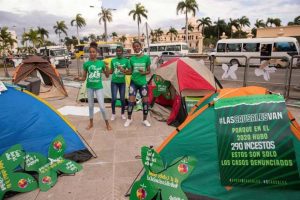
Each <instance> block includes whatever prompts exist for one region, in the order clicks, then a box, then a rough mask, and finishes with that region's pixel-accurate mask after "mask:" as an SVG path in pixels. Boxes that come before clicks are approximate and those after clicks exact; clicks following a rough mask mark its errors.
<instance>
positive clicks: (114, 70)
mask: <svg viewBox="0 0 300 200" xmlns="http://www.w3.org/2000/svg"><path fill="white" fill-rule="evenodd" d="M116 54H117V57H116V58H114V59H112V60H111V63H110V73H111V74H112V78H111V109H112V115H111V120H112V121H113V120H115V118H116V100H117V93H118V91H119V94H120V100H121V117H122V119H124V120H125V119H126V117H125V114H124V113H125V87H126V84H125V74H126V71H128V69H129V60H128V59H127V58H124V57H123V48H122V47H117V48H116Z"/></svg>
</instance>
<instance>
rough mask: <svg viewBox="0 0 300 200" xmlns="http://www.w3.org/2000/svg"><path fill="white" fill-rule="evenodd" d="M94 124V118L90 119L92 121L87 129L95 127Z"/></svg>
mask: <svg viewBox="0 0 300 200" xmlns="http://www.w3.org/2000/svg"><path fill="white" fill-rule="evenodd" d="M93 126H94V122H93V119H90V123H89V125H88V126H87V127H86V128H85V129H86V130H90V129H91V128H93Z"/></svg>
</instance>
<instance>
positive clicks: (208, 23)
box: [197, 17, 211, 35]
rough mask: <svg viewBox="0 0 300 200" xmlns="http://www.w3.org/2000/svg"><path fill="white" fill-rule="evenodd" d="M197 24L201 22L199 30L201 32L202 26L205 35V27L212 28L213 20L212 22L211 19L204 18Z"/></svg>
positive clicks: (198, 20)
mask: <svg viewBox="0 0 300 200" xmlns="http://www.w3.org/2000/svg"><path fill="white" fill-rule="evenodd" d="M197 22H199V25H198V30H200V29H199V28H200V26H201V27H202V32H201V33H202V35H204V27H205V26H211V20H210V17H205V18H204V17H203V18H201V19H197Z"/></svg>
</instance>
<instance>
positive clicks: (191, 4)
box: [176, 0, 199, 43]
mask: <svg viewBox="0 0 300 200" xmlns="http://www.w3.org/2000/svg"><path fill="white" fill-rule="evenodd" d="M197 10H199V8H198V4H197V2H196V0H184V1H180V2H179V3H178V4H177V8H176V12H177V15H178V13H179V12H181V13H184V14H185V30H189V29H188V13H190V12H192V15H193V16H195V15H196V11H197ZM185 40H186V43H188V31H186V32H185Z"/></svg>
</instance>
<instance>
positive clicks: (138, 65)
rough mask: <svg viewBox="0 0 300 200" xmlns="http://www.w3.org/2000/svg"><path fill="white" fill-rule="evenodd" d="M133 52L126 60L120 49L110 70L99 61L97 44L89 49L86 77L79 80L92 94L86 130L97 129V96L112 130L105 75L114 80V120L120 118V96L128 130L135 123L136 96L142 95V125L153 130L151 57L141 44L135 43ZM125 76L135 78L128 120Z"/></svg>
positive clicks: (84, 68) (132, 83) (131, 91)
mask: <svg viewBox="0 0 300 200" xmlns="http://www.w3.org/2000/svg"><path fill="white" fill-rule="evenodd" d="M133 50H134V53H135V55H134V56H132V57H131V58H130V59H127V58H125V57H123V48H122V47H117V49H116V55H117V56H116V57H115V58H114V59H112V60H111V63H110V67H109V66H107V65H105V63H104V62H103V61H102V60H98V59H97V43H95V42H92V43H91V44H90V47H89V53H90V56H89V60H88V61H87V62H85V63H84V64H83V76H82V77H76V78H75V79H76V80H81V81H85V80H87V82H86V88H87V92H88V104H89V124H88V126H87V128H86V129H88V130H89V129H91V128H92V127H93V125H94V124H93V116H94V94H96V97H97V100H98V103H99V107H100V112H101V115H102V117H103V119H104V120H105V124H106V129H107V130H112V127H111V126H110V123H109V121H108V116H107V113H106V110H105V105H104V95H103V84H102V78H101V77H102V73H104V74H105V76H106V77H107V78H108V77H109V76H110V74H111V75H112V78H111V97H112V100H111V108H112V114H111V120H112V121H113V120H115V118H116V100H117V93H118V91H119V96H120V100H121V118H122V119H123V120H126V121H125V123H124V126H125V127H128V126H130V124H131V123H132V112H133V108H134V105H135V101H136V94H137V92H138V91H139V94H140V96H141V98H142V102H143V121H142V124H144V125H145V126H148V127H149V126H151V124H150V123H149V121H148V120H147V115H148V109H149V105H148V87H147V80H146V75H147V74H149V73H150V64H151V61H150V57H149V56H147V55H144V54H143V51H142V45H141V43H140V42H138V41H135V42H134V43H133ZM125 75H131V81H130V86H129V98H128V108H127V111H128V115H127V118H126V116H125V91H126V90H125V89H126V83H125Z"/></svg>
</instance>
